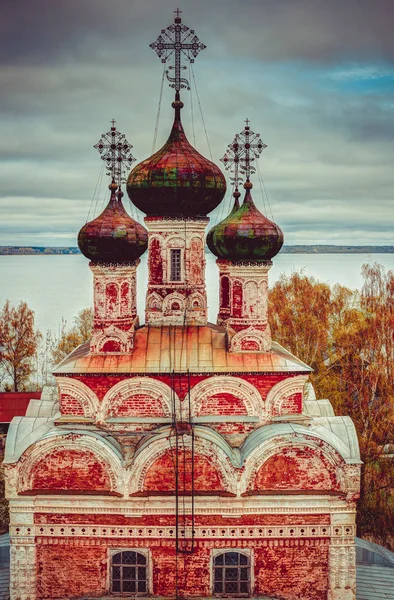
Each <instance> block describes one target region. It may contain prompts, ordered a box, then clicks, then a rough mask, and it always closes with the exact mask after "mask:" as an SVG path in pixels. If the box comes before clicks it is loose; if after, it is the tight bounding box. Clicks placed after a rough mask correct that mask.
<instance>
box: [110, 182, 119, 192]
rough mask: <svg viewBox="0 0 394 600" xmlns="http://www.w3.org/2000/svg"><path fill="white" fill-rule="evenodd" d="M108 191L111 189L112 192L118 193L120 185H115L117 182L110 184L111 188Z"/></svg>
mask: <svg viewBox="0 0 394 600" xmlns="http://www.w3.org/2000/svg"><path fill="white" fill-rule="evenodd" d="M108 189H109V190H110V191H111V192H116V190H117V189H118V184H117V183H115V181H111V183H110V184H109V186H108Z"/></svg>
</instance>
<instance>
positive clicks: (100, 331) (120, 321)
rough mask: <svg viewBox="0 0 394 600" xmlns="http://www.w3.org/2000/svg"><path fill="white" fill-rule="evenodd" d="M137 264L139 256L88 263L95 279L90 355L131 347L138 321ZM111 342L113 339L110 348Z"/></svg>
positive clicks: (127, 350)
mask: <svg viewBox="0 0 394 600" xmlns="http://www.w3.org/2000/svg"><path fill="white" fill-rule="evenodd" d="M139 264H140V260H139V259H138V260H136V261H135V262H134V263H133V264H128V265H119V264H98V263H90V265H89V266H90V269H91V271H92V273H93V280H94V285H93V289H94V324H93V335H92V340H91V346H90V351H91V353H92V354H97V353H98V354H100V353H102V352H105V353H111V352H114V353H117V352H120V353H127V352H130V351H131V350H132V348H133V338H134V328H135V325H136V324H137V323H138V318H137V306H136V285H137V267H138V265H139ZM110 342H113V344H112V348H113V349H111V344H108V343H110Z"/></svg>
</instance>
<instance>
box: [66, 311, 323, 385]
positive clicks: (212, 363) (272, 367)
mask: <svg viewBox="0 0 394 600" xmlns="http://www.w3.org/2000/svg"><path fill="white" fill-rule="evenodd" d="M187 370H189V371H190V372H191V373H241V372H246V373H264V372H265V373H273V372H276V373H278V372H285V373H309V372H310V371H311V370H312V369H311V368H310V367H308V365H306V364H305V363H303V362H302V361H301V360H299V359H298V358H296V357H295V356H293V355H292V354H291V353H290V352H288V350H285V348H283V347H282V346H281V345H280V344H277V343H276V342H273V344H272V351H271V352H267V353H257V352H256V353H254V352H239V353H234V352H228V350H227V348H226V333H225V330H224V328H223V327H219V326H217V325H213V324H211V323H208V325H206V326H205V327H192V326H185V327H170V326H163V327H149V326H146V325H144V326H143V327H140V328H139V329H137V331H136V334H135V343H134V350H133V352H132V353H131V354H112V355H110V354H106V355H92V354H89V343H85V344H82V345H81V346H79V347H78V348H76V350H74V351H73V352H72V353H71V354H69V356H67V357H66V358H65V359H64V360H63V361H62V362H61V363H60V364H59V365H58V367H57V368H56V370H55V372H54V374H55V375H63V374H66V373H67V374H73V373H171V372H173V371H187Z"/></svg>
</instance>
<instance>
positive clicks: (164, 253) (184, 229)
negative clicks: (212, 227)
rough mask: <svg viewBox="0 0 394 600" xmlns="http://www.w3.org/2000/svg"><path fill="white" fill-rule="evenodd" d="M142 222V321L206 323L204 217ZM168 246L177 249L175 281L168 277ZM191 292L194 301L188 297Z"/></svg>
mask: <svg viewBox="0 0 394 600" xmlns="http://www.w3.org/2000/svg"><path fill="white" fill-rule="evenodd" d="M145 223H146V226H147V229H148V234H149V246H148V274H149V281H148V291H147V296H146V311H145V320H146V323H147V324H148V325H153V326H161V325H175V326H182V325H185V324H186V325H206V323H207V298H206V289H205V262H206V261H205V228H206V225H207V223H208V219H207V218H196V219H185V220H182V219H159V218H156V217H146V218H145ZM154 242H155V243H154ZM172 250H180V253H181V256H180V280H177V281H174V280H172V279H171V251H172ZM191 295H193V296H194V304H193V301H192V300H189V297H190V296H191ZM154 298H155V299H156V301H154ZM158 298H160V301H159V300H158Z"/></svg>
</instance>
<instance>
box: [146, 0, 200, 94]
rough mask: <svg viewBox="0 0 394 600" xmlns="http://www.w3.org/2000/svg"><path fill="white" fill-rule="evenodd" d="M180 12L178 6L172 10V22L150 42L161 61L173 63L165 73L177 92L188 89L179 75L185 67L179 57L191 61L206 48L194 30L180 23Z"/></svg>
mask: <svg viewBox="0 0 394 600" xmlns="http://www.w3.org/2000/svg"><path fill="white" fill-rule="evenodd" d="M181 13H182V11H181V10H180V9H179V8H177V9H176V10H174V14H175V15H176V16H175V17H174V23H172V24H171V25H169V27H167V29H162V30H161V34H160V35H159V37H158V38H157V40H156V41H155V42H153V43H152V44H150V47H151V48H152V49H153V50H154V51H155V52H156V54H157V56H158V57H159V58H161V62H162V63H166V62H167V61H168V60H169V59H172V62H173V64H171V65H170V66H169V67H168V69H167V70H166V75H167V79H168V81H169V82H170V87H172V88H174V89H175V91H176V92H177V93H178V94H179V92H180V90H181V89H188V90H189V89H190V86H189V82H188V80H187V79H185V78H184V77H181V71H183V70H184V69H187V66H186V65H182V60H181V59H182V58H183V59H186V60H187V61H189V62H190V63H193V62H194V59H195V58H196V56H197V55H198V54H199V53H200V52H201V50H204V48H206V46H205V45H204V44H202V43H201V42H200V40H199V39H198V37H197V36H196V35H195V33H194V30H193V29H189V27H186V25H183V24H182V22H181V18H180V14H181ZM170 71H174V75H175V76H174V77H172V76H171V75H170Z"/></svg>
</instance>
